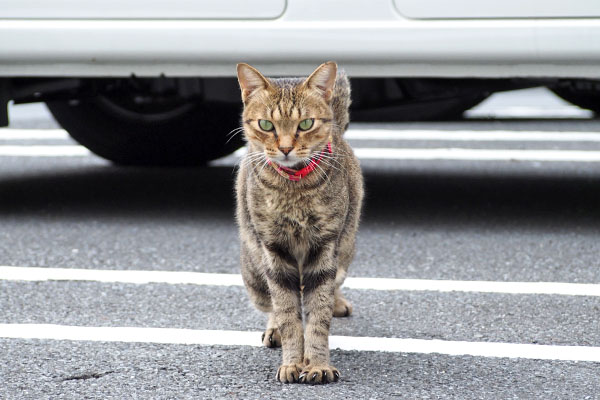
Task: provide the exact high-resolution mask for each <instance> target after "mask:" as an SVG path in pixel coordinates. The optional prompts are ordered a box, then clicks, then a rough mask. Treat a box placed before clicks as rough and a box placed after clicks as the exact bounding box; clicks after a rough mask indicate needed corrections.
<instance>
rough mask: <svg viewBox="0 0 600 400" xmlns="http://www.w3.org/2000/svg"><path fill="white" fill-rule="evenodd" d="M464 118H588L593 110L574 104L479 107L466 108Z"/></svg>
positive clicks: (591, 115) (591, 116)
mask: <svg viewBox="0 0 600 400" xmlns="http://www.w3.org/2000/svg"><path fill="white" fill-rule="evenodd" d="M464 116H465V118H500V119H504V118H506V119H511V118H516V119H520V118H527V119H562V118H572V119H589V118H593V117H594V112H593V111H591V110H584V109H582V108H579V107H576V106H563V107H560V108H546V107H544V108H542V107H528V106H513V107H495V108H488V107H485V108H483V107H481V108H474V109H471V110H467V111H465V113H464Z"/></svg>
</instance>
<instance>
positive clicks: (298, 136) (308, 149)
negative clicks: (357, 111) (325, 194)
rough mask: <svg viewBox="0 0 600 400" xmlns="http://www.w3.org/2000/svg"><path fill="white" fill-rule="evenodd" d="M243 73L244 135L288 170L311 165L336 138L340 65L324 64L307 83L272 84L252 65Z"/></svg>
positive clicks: (240, 73) (240, 77) (241, 69)
mask: <svg viewBox="0 0 600 400" xmlns="http://www.w3.org/2000/svg"><path fill="white" fill-rule="evenodd" d="M237 70H238V80H239V83H240V88H241V90H242V100H243V101H244V112H243V115H242V120H243V124H244V133H245V135H246V139H247V140H248V141H249V142H250V143H251V144H252V148H253V150H254V151H256V152H262V153H263V154H264V156H265V157H266V158H267V159H269V160H271V161H272V162H275V163H277V164H279V165H282V166H284V167H288V168H298V167H303V166H305V165H306V164H308V162H309V160H310V158H311V157H313V156H314V155H316V154H317V153H319V152H320V151H321V150H322V149H323V148H324V147H325V146H326V145H327V142H328V141H330V140H331V139H330V134H331V128H332V123H333V112H332V110H331V105H330V103H331V98H332V93H333V86H334V84H335V78H336V73H337V65H336V64H335V63H333V62H328V63H325V64H322V65H321V66H319V68H317V69H316V70H315V71H314V72H313V73H312V74H311V76H309V77H308V78H307V79H306V80H304V81H302V80H291V79H289V80H286V79H281V80H273V81H272V80H269V79H267V78H265V77H264V76H263V75H262V74H261V73H260V72H258V71H257V70H256V69H254V68H252V67H251V66H249V65H248V64H238V67H237Z"/></svg>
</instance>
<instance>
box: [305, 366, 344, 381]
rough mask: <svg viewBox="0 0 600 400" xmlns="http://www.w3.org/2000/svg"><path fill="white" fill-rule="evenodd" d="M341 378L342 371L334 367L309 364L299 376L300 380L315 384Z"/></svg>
mask: <svg viewBox="0 0 600 400" xmlns="http://www.w3.org/2000/svg"><path fill="white" fill-rule="evenodd" d="M339 379H340V373H339V372H338V370H337V369H335V368H334V367H330V366H311V365H307V366H305V367H304V368H303V370H302V373H301V374H300V376H299V377H298V382H300V383H310V384H313V385H314V384H318V383H329V382H337V381H338V380H339Z"/></svg>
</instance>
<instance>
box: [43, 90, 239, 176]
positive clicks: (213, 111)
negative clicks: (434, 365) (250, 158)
mask: <svg viewBox="0 0 600 400" xmlns="http://www.w3.org/2000/svg"><path fill="white" fill-rule="evenodd" d="M47 105H48V108H49V109H50V112H51V113H52V115H53V116H54V117H55V118H56V120H57V121H58V123H59V124H60V125H61V126H62V127H63V128H64V129H66V130H67V132H69V134H70V135H71V137H73V139H75V140H76V141H77V142H79V143H81V144H82V145H83V146H85V147H87V148H88V149H89V150H91V151H92V152H94V153H95V154H97V155H99V156H101V157H104V158H106V159H108V160H111V161H113V162H115V163H118V164H123V165H146V166H152V165H157V166H168V165H171V166H183V165H202V164H205V163H206V162H207V161H210V160H213V159H216V158H219V157H222V156H224V155H226V154H229V153H231V152H233V151H235V150H236V149H237V148H239V147H240V146H241V145H242V138H241V135H237V136H235V137H234V138H233V139H232V140H230V141H229V142H227V141H228V138H229V137H228V133H229V132H231V131H232V130H233V129H235V128H237V127H239V126H240V114H241V110H240V106H238V105H236V104H233V103H219V102H193V101H185V100H181V99H179V100H177V101H172V100H171V101H168V102H156V103H152V102H151V103H150V104H148V102H147V101H146V102H145V103H140V102H139V101H138V100H137V99H136V97H135V96H127V95H123V94H122V93H121V94H117V95H115V94H112V95H97V96H94V97H91V98H84V99H81V100H71V101H51V102H47Z"/></svg>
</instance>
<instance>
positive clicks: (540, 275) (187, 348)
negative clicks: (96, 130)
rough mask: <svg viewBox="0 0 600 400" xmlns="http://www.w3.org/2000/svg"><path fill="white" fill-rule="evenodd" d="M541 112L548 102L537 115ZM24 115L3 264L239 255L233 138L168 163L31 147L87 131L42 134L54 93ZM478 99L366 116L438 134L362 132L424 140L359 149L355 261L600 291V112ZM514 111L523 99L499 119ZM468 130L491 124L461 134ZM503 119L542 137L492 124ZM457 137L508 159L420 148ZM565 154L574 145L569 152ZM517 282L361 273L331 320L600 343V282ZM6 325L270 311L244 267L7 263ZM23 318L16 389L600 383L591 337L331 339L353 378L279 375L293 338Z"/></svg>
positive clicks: (231, 326) (132, 393)
mask: <svg viewBox="0 0 600 400" xmlns="http://www.w3.org/2000/svg"><path fill="white" fill-rule="evenodd" d="M519 104H520V105H519ZM515 107H517V108H518V110H517V108H515ZM536 112H537V113H538V114H536ZM511 113H513V114H511ZM527 113H531V116H533V117H535V116H541V117H544V118H550V119H545V120H531V119H527V118H525V119H523V117H524V115H525V117H527V115H529V114H527ZM553 113H554V114H553ZM11 114H12V117H13V118H12V123H11V127H10V128H11V130H10V132H17V130H23V137H22V138H21V137H18V138H7V137H3V136H2V133H3V132H8V131H7V130H3V129H0V150H2V149H3V148H7V147H8V146H16V147H15V148H16V150H15V151H16V152H15V154H14V155H10V154H5V155H2V156H0V265H2V266H16V267H23V268H30V267H44V268H48V269H54V268H67V269H69V270H70V271H71V270H72V271H79V270H102V271H115V270H116V271H124V270H127V271H129V270H131V271H189V272H202V273H209V274H216V273H223V274H237V273H238V272H239V265H238V252H239V244H238V239H237V229H236V226H235V223H234V219H233V197H232V193H233V191H232V182H233V178H234V166H235V162H236V161H237V159H236V157H235V156H230V157H227V158H225V159H222V160H219V161H218V162H215V163H214V164H213V165H212V166H210V167H206V168H197V169H159V168H121V167H116V166H113V165H111V164H110V163H108V162H106V161H104V160H102V159H100V158H97V157H95V156H93V155H86V156H60V155H59V156H53V157H48V156H38V157H36V156H24V155H17V154H19V153H18V152H19V151H20V150H19V149H23V148H26V147H29V148H32V147H33V146H39V145H42V146H59V145H67V146H75V145H76V144H75V143H74V142H72V141H71V140H70V139H68V138H62V137H60V135H58V136H57V137H50V136H49V137H48V138H41V139H40V138H30V136H28V135H30V134H31V133H32V132H33V131H28V130H27V129H41V130H47V132H56V131H53V130H52V129H56V128H58V126H57V125H56V123H55V122H54V121H52V120H51V118H50V117H49V115H48V114H47V112H46V111H45V110H44V109H43V107H41V106H39V105H31V106H19V107H14V108H13V110H12V113H11ZM467 115H468V116H469V117H470V118H471V119H467V120H464V121H454V122H446V123H406V124H388V125H384V124H371V125H360V124H355V125H353V126H352V131H351V132H354V134H355V135H358V134H359V133H360V132H365V131H369V132H371V131H372V130H374V131H376V132H379V133H381V132H384V133H390V132H392V136H393V133H394V132H396V133H397V132H414V131H418V132H423V133H428V134H430V135H431V134H434V135H437V136H436V137H437V138H434V139H427V140H424V139H419V138H406V137H402V136H401V135H400V136H397V137H391V138H385V139H384V138H374V139H360V138H357V139H352V140H351V143H352V145H353V147H355V148H356V149H365V148H377V149H396V150H402V151H405V150H406V149H408V150H410V151H409V152H408V153H402V154H404V155H402V154H400V153H399V154H400V155H397V156H395V158H390V159H377V158H364V159H363V160H362V161H361V163H362V165H363V170H364V175H365V181H366V185H367V196H366V203H365V208H364V217H363V220H362V225H361V228H360V233H359V236H358V245H357V247H358V248H357V255H356V258H355V261H354V263H353V265H352V266H351V271H350V276H351V277H360V278H365V277H366V278H396V279H399V280H403V279H417V280H419V282H421V281H422V282H424V283H425V284H431V282H436V281H438V280H442V281H444V282H446V281H449V282H455V281H458V282H463V281H482V282H483V283H485V282H496V283H498V284H501V283H506V284H507V285H508V286H511V285H513V283H514V282H527V283H536V282H557V283H576V284H594V285H593V286H592V287H593V288H595V289H594V290H598V287H599V285H600V257H599V254H600V241H599V240H598V238H599V234H600V209H599V208H598V204H600V203H599V201H600V163H598V162H589V161H581V159H579V158H578V157H581V154H580V152H581V151H585V152H589V153H586V154H591V153H594V152H600V139H598V138H597V137H595V136H594V137H592V136H590V137H589V139H585V138H584V139H581V137H580V135H581V134H583V135H587V134H590V135H593V134H594V132H599V131H600V121H598V120H591V119H589V118H588V117H589V116H590V115H589V113H587V112H585V111H582V110H579V109H575V108H573V107H570V106H568V105H566V104H564V103H563V102H560V101H558V100H557V99H556V98H553V97H550V96H549V95H548V94H547V93H545V92H542V91H536V90H534V91H525V92H520V93H517V94H514V95H511V94H509V95H507V96H504V97H503V96H500V97H495V98H494V99H492V100H491V101H490V102H488V103H487V104H484V105H482V106H481V107H479V108H477V109H475V110H472V111H470V112H469V113H468V114H467ZM511 115H512V116H515V115H516V116H518V117H519V118H518V119H510V118H509V119H506V118H505V119H501V120H488V119H482V118H481V117H489V116H501V117H511ZM553 116H559V117H561V118H564V117H567V119H554V118H552V117H553ZM12 129H14V131H13V130H12ZM465 131H466V132H471V133H477V134H479V135H480V136H481V137H480V138H479V139H477V140H465V139H464V138H463V139H458V138H457V136H456V135H457V132H465ZM36 132H37V131H36ZM498 132H508V134H510V133H512V132H519V133H522V134H523V135H524V136H523V139H517V140H515V139H512V140H507V139H506V138H503V139H502V138H500V139H498V140H489V138H487V139H486V138H484V136H485V135H486V134H498ZM532 132H535V134H536V135H537V134H540V135H541V136H542V139H540V138H535V137H533V136H531V133H532ZM42 133H43V132H42ZM557 133H559V134H560V135H561V138H560V139H557V138H556V136H552V134H557ZM505 135H506V134H505ZM527 135H529V136H527ZM544 135H547V138H546V139H544V137H545V136H544ZM578 135H579V136H578ZM358 136H360V135H358ZM534 136H535V135H534ZM563 137H565V138H566V137H572V138H573V140H565V139H564V138H563ZM482 138H483V139H482ZM456 148H460V149H470V150H487V151H490V153H489V154H493V155H495V157H496V159H494V160H486V161H482V160H478V159H472V158H477V157H478V156H477V157H471V158H469V157H467V156H465V158H462V159H461V158H460V157H455V158H456V159H434V160H428V159H425V158H426V157H425V156H420V157H421V158H418V157H417V156H415V157H413V156H414V154H416V153H414V151H415V150H418V151H419V152H420V153H419V154H425V155H426V154H428V151H431V150H432V149H456ZM506 150H515V151H517V153H510V154H512V155H510V154H509V155H507V154H508V153H506ZM533 150H541V151H543V152H541V153H539V154H541V156H540V157H542V158H541V159H540V158H539V157H538V159H535V160H532V159H527V157H530V158H531V157H532V156H531V154H533V153H531V152H529V151H533ZM411 151H412V152H411ZM406 154H409V155H411V156H410V157H413V158H414V159H408V158H410V157H408V158H407V156H406ZM461 154H462V153H461ZM469 154H470V153H469ZM478 154H483V153H478ZM557 154H558V155H559V156H563V155H567V156H568V157H566V156H565V157H566V158H569V157H572V159H571V160H567V161H564V160H563V161H556V157H557ZM584 155H585V154H584ZM503 157H504V158H503ZM521 157H523V158H521ZM536 157H537V156H536ZM543 157H548V158H547V159H544V158H543ZM375 282H376V283H375V284H376V285H377V284H379V283H377V282H383V280H378V281H375ZM483 283H482V284H481V285H483ZM508 286H507V287H508ZM513 286H514V285H513ZM503 287H504V286H503ZM511 287H512V286H511ZM515 287H516V286H515ZM581 287H583V286H576V289H575V290H579V289H577V288H581ZM503 290H504V289H502V290H500V291H499V292H485V290H483V289H481V290H480V289H475V290H466V291H464V290H457V291H451V292H444V291H439V290H435V289H432V288H430V289H426V290H402V289H393V290H375V288H371V289H346V291H345V292H346V294H347V297H348V298H349V300H350V301H351V302H352V303H353V305H354V314H353V316H352V317H350V318H347V319H335V320H334V322H333V324H332V332H331V334H332V335H336V336H343V337H351V338H361V337H369V338H374V339H373V342H376V341H378V340H379V339H380V338H397V339H421V340H423V342H422V343H425V344H427V343H433V342H432V341H435V340H439V341H441V342H440V343H442V345H443V349H450V348H454V347H452V346H456V344H457V343H466V346H467V347H469V346H476V345H479V344H483V345H484V346H487V345H493V344H495V343H506V344H532V345H536V346H538V347H541V348H543V349H547V350H548V352H549V353H548V354H550V353H551V351H552V349H555V348H561V347H562V348H564V346H577V347H578V348H581V349H583V353H589V354H599V353H600V295H598V294H595V295H573V294H559V293H558V291H552V290H551V291H550V292H549V293H546V294H539V293H528V292H527V291H524V290H521V289H518V288H517V289H515V291H516V292H515V293H506V292H503ZM596 293H600V292H598V291H597V292H596ZM0 324H10V325H14V326H17V325H19V326H23V327H25V328H27V326H32V327H35V326H36V325H28V324H51V325H53V326H57V327H59V328H60V329H62V328H63V327H65V329H68V327H72V326H81V327H108V328H111V327H143V328H175V329H178V330H177V331H174V332H175V334H174V335H175V336H177V335H178V333H177V332H184V331H183V330H185V329H189V330H194V331H205V330H220V331H224V332H229V331H231V332H240V331H241V332H259V331H261V330H262V329H263V327H264V324H265V318H264V316H263V315H261V314H260V313H259V312H258V311H255V310H254V309H253V308H252V307H251V305H250V304H249V302H248V300H247V297H246V294H245V290H244V288H243V287H240V286H238V285H225V286H219V285H213V284H173V283H167V282H153V283H144V284H135V283H127V282H125V281H122V282H117V281H113V282H99V281H97V280H94V279H90V280H82V279H75V278H73V279H66V280H52V279H50V280H41V279H40V280H39V281H25V280H22V279H18V278H13V277H10V276H7V275H2V274H1V273H0ZM6 327H7V325H0V355H2V360H3V362H2V363H0V398H2V399H46V398H48V399H50V398H52V399H54V398H65V399H80V398H86V399H88V398H93V399H110V398H115V399H121V398H153V399H154V398H157V399H174V398H177V399H183V398H211V399H212V398H251V399H264V398H322V399H347V398H356V399H368V398H373V399H388V398H407V399H414V398H460V399H499V398H502V399H509V398H520V399H522V398H540V399H597V398H600V395H599V394H598V393H600V359H598V360H599V361H582V360H578V359H577V357H576V356H575V355H574V354H575V352H574V353H573V356H572V357H571V356H567V357H566V358H564V359H559V358H560V357H555V356H548V357H546V359H539V358H538V357H529V356H527V355H526V354H525V353H524V352H523V353H520V352H521V351H522V350H518V351H517V353H516V354H512V355H510V354H506V355H501V356H487V355H464V354H468V352H467V353H459V354H458V355H456V354H451V351H450V350H448V351H446V350H441V351H439V352H434V353H429V352H427V351H421V350H419V349H418V348H417V347H415V348H414V349H413V350H412V351H397V350H394V349H393V348H392V347H393V346H391V345H390V348H387V349H384V350H387V351H364V350H360V349H358V348H356V349H353V348H351V347H349V348H347V349H344V350H342V349H334V350H332V363H333V364H334V365H335V366H336V367H337V368H338V369H339V370H340V372H341V373H342V379H341V381H340V382H338V383H337V384H330V385H324V386H314V387H311V386H306V385H283V384H279V383H277V382H275V379H274V375H275V371H276V368H277V366H278V365H279V358H280V351H279V350H270V349H266V348H262V347H254V346H248V345H246V344H243V343H240V344H237V345H236V344H231V345H226V346H224V345H199V344H165V343H161V342H160V341H155V340H153V339H151V336H148V337H145V336H143V335H142V336H140V337H139V340H134V341H133V342H127V341H125V340H120V339H119V338H118V337H117V338H116V339H110V340H108V339H107V340H104V341H91V340H57V339H51V340H49V339H44V338H46V337H47V332H44V330H43V329H39V328H38V329H39V330H38V331H36V329H35V328H32V329H31V330H30V331H29V332H28V334H27V335H24V336H23V337H16V336H14V335H10V334H8V333H7V332H8V330H7V328H6ZM25 336H26V337H25ZM175 343H177V341H176V340H175ZM420 343H421V342H420ZM444 346H445V347H444ZM341 347H343V346H341ZM469 348H471V347H469ZM517 348H518V349H521V348H520V347H517ZM461 354H463V355H461ZM541 358H544V357H541Z"/></svg>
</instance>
